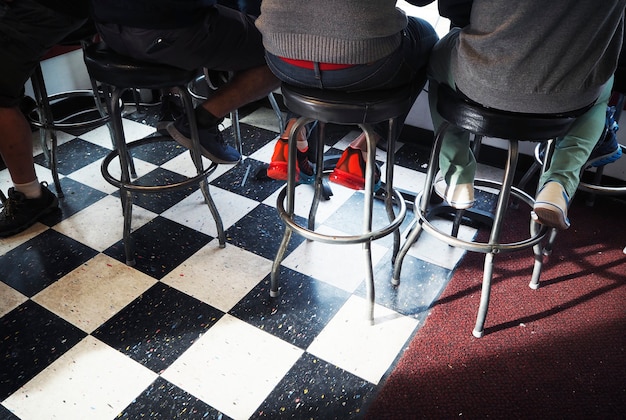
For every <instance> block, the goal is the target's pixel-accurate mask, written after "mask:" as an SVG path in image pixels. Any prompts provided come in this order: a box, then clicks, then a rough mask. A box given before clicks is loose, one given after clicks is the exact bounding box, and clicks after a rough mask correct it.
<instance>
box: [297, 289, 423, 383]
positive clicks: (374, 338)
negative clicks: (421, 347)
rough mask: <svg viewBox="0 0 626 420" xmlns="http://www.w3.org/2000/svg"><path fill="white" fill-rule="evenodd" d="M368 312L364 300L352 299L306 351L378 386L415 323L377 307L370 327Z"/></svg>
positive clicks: (354, 297) (410, 319)
mask: <svg viewBox="0 0 626 420" xmlns="http://www.w3.org/2000/svg"><path fill="white" fill-rule="evenodd" d="M368 310H369V303H367V302H366V301H365V299H362V298H359V297H356V296H351V297H350V298H349V299H348V301H347V302H346V304H345V305H344V306H343V307H342V308H341V309H340V310H339V312H338V313H337V314H336V315H335V317H334V318H333V319H332V320H331V321H330V322H329V323H328V325H327V326H326V327H325V328H324V329H323V330H322V332H321V333H320V334H319V335H318V336H317V337H316V338H315V340H314V341H313V343H311V345H310V346H309V348H308V349H307V351H308V352H309V353H311V354H313V355H315V356H318V357H320V358H322V359H324V360H326V361H327V362H330V363H332V364H334V365H336V366H339V367H340V368H342V369H344V370H346V371H348V372H350V373H353V374H355V375H357V376H359V377H360V378H363V379H365V380H368V381H370V382H372V383H374V384H377V383H378V382H379V381H380V378H381V377H382V376H383V375H384V374H385V372H386V371H387V369H389V366H390V365H391V364H392V363H393V361H394V360H395V358H396V356H397V355H398V353H399V352H400V351H401V349H402V347H403V346H404V345H405V343H406V341H407V340H408V338H409V337H410V336H411V334H412V333H413V331H414V330H415V328H416V327H417V324H418V321H417V320H415V319H413V318H409V317H406V316H403V315H400V314H398V313H396V312H393V311H391V310H390V309H387V308H384V307H382V306H378V305H376V306H375V309H374V325H371V323H370V321H369V320H368V319H367V317H366V314H367V311H368Z"/></svg>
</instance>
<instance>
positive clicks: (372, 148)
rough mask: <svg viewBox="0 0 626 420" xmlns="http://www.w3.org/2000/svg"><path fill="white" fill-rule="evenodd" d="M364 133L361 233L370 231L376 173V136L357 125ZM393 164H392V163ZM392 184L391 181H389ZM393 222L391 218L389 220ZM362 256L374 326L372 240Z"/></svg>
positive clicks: (371, 319) (374, 295) (362, 126)
mask: <svg viewBox="0 0 626 420" xmlns="http://www.w3.org/2000/svg"><path fill="white" fill-rule="evenodd" d="M359 127H360V128H361V130H363V132H364V133H365V140H366V143H367V161H366V164H365V196H364V205H363V233H364V234H368V233H370V232H371V231H372V214H373V210H374V182H375V179H374V178H375V172H376V169H375V168H376V135H375V133H374V130H373V129H372V127H371V126H370V125H369V124H359ZM392 163H393V162H392ZM391 182H392V183H393V179H392V180H391ZM391 220H393V218H392V219H391ZM363 254H364V257H365V270H366V271H365V290H366V295H367V300H368V304H369V305H368V310H367V318H368V319H369V321H370V323H371V324H374V305H375V303H376V291H375V288H374V266H373V263H372V240H371V239H369V240H367V241H365V242H363Z"/></svg>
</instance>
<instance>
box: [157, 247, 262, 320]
mask: <svg viewBox="0 0 626 420" xmlns="http://www.w3.org/2000/svg"><path fill="white" fill-rule="evenodd" d="M271 269H272V261H269V260H266V259H265V258H263V257H260V256H258V255H255V254H253V253H251V252H248V251H245V250H243V249H241V248H238V247H235V246H232V245H229V244H227V245H226V248H218V247H217V246H216V243H214V242H211V243H210V244H208V245H207V246H205V247H203V248H202V249H200V251H198V252H197V253H195V254H194V255H193V256H191V257H190V258H189V259H187V260H186V261H185V262H184V263H183V264H181V265H180V266H179V267H177V268H175V269H174V270H172V271H171V272H170V273H169V274H168V275H166V276H165V277H164V278H163V279H161V281H162V282H163V283H166V284H168V285H170V286H172V287H175V288H176V289H178V290H180V291H182V292H185V293H186V294H188V295H191V296H193V297H195V298H196V299H199V300H201V301H203V302H206V303H208V304H209V305H211V306H213V307H214V308H217V309H219V310H221V311H223V312H228V311H229V310H230V309H231V308H232V307H233V306H234V305H235V304H236V303H237V302H239V301H240V300H241V299H242V298H243V297H244V296H245V295H246V294H247V293H248V292H249V291H250V290H252V288H254V287H255V286H256V285H257V284H258V283H259V282H260V281H261V280H263V278H264V277H265V276H267V275H268V274H269V272H270V271H271Z"/></svg>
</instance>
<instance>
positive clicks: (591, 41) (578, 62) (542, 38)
mask: <svg viewBox="0 0 626 420" xmlns="http://www.w3.org/2000/svg"><path fill="white" fill-rule="evenodd" d="M442 1H445V0H442ZM625 6H626V0H550V1H546V0H474V4H473V8H472V14H471V24H470V25H469V26H468V27H466V28H465V29H464V30H463V31H462V32H461V35H460V37H459V40H458V43H457V50H456V52H455V54H453V56H452V65H453V67H452V68H453V73H454V76H455V79H456V84H457V86H458V88H459V89H460V90H461V91H462V92H463V93H465V94H466V95H467V96H469V97H470V98H472V99H474V100H476V101H477V102H480V103H483V104H489V105H490V106H492V107H495V108H499V109H505V110H510V111H517V112H534V113H554V112H564V111H571V110H576V109H580V108H583V107H585V106H586V105H588V104H590V103H591V102H592V101H594V100H595V99H596V98H597V97H598V95H599V93H600V90H601V88H602V86H603V85H604V84H605V83H606V82H607V80H608V79H609V78H610V77H611V75H612V74H613V72H614V71H615V68H616V63H617V58H618V55H619V51H620V46H621V42H622V29H623V12H624V7H625Z"/></svg>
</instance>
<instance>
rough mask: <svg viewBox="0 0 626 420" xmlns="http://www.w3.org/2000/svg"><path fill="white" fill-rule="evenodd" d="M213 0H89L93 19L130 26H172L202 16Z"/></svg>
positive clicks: (189, 21)
mask: <svg viewBox="0 0 626 420" xmlns="http://www.w3.org/2000/svg"><path fill="white" fill-rule="evenodd" d="M216 3H217V1H216V0H91V6H92V14H93V18H94V20H95V21H96V22H101V23H115V24H119V25H124V26H130V27H134V28H145V29H174V28H183V27H186V26H191V25H193V24H195V23H197V22H200V21H202V20H203V19H204V17H205V15H206V12H207V10H208V9H210V8H212V7H213V6H214V5H215V4H216Z"/></svg>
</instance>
